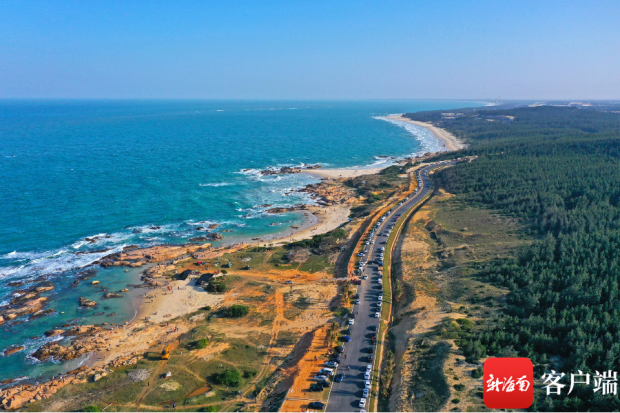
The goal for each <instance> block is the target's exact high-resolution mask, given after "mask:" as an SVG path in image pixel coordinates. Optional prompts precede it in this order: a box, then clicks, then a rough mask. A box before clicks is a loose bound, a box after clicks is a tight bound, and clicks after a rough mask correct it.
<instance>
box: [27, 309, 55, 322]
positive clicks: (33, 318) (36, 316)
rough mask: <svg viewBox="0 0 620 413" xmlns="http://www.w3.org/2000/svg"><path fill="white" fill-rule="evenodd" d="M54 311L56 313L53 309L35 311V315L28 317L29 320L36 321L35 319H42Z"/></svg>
mask: <svg viewBox="0 0 620 413" xmlns="http://www.w3.org/2000/svg"><path fill="white" fill-rule="evenodd" d="M54 311H56V310H54V309H53V308H48V309H47V310H39V311H37V312H36V313H33V314H32V315H31V316H30V320H36V319H37V318H40V317H43V316H46V315H50V314H52V313H53V312H54Z"/></svg>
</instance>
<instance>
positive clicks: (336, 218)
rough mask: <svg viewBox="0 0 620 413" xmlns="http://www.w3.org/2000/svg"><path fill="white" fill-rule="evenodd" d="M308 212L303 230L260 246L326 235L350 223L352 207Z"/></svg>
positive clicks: (331, 207)
mask: <svg viewBox="0 0 620 413" xmlns="http://www.w3.org/2000/svg"><path fill="white" fill-rule="evenodd" d="M305 212H306V218H307V219H306V222H307V224H304V226H303V228H300V229H299V230H298V231H295V232H294V233H293V234H291V235H287V236H283V237H280V238H276V239H272V240H265V241H264V242H259V243H258V245H262V246H266V245H268V244H278V243H289V242H292V241H300V240H303V239H308V238H312V236H313V235H317V234H324V233H326V232H329V231H331V230H333V229H336V228H338V227H339V226H340V225H342V224H344V223H345V222H348V221H349V212H350V206H348V205H334V206H329V207H312V208H310V209H309V210H307V211H305Z"/></svg>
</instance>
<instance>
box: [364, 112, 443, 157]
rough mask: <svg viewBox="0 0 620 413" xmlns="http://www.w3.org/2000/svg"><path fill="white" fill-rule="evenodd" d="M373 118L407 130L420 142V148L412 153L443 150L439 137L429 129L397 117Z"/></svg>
mask: <svg viewBox="0 0 620 413" xmlns="http://www.w3.org/2000/svg"><path fill="white" fill-rule="evenodd" d="M373 118H374V119H379V120H383V121H386V122H389V123H391V124H394V125H396V126H400V127H401V128H403V129H405V130H406V131H407V132H409V133H411V134H412V135H413V136H414V138H415V139H416V140H417V141H419V142H420V144H421V150H420V151H418V152H417V153H415V154H412V155H422V154H424V153H426V152H441V151H445V148H442V146H441V145H442V143H441V142H440V141H439V139H438V138H437V137H436V136H435V134H433V132H431V131H429V130H428V129H427V128H424V127H422V126H418V125H415V124H413V123H409V122H403V121H400V120H397V119H391V118H388V117H387V116H373Z"/></svg>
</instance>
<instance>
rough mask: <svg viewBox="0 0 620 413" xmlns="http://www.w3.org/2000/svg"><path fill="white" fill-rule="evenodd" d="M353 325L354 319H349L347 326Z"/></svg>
mask: <svg viewBox="0 0 620 413" xmlns="http://www.w3.org/2000/svg"><path fill="white" fill-rule="evenodd" d="M354 323H355V319H354V318H349V325H350V326H352V325H353V324H354Z"/></svg>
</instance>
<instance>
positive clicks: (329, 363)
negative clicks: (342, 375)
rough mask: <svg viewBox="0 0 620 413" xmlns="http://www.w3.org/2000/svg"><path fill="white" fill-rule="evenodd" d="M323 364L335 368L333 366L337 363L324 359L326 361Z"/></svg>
mask: <svg viewBox="0 0 620 413" xmlns="http://www.w3.org/2000/svg"><path fill="white" fill-rule="evenodd" d="M325 365H326V366H327V367H334V368H335V367H338V363H336V362H335V361H326V362H325Z"/></svg>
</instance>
